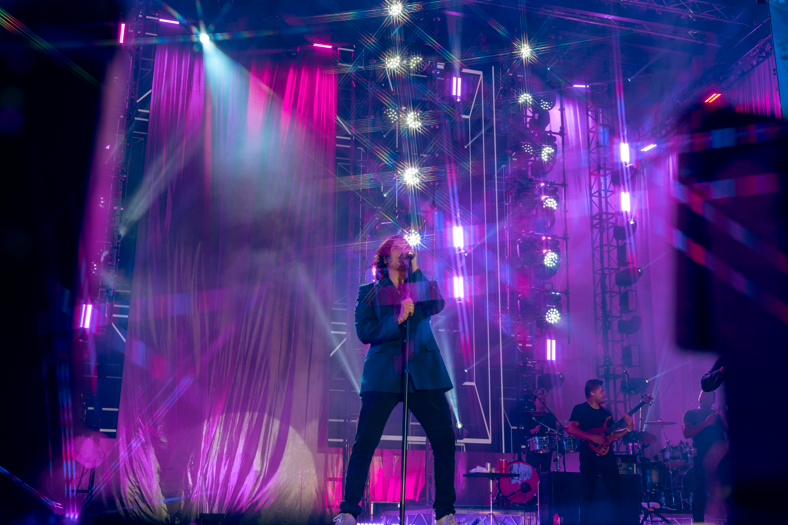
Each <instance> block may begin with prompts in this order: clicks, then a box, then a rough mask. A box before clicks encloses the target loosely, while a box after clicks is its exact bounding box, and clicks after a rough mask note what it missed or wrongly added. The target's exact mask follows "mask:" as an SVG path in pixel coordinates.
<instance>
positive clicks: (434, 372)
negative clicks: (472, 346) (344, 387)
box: [334, 235, 457, 525]
mask: <svg viewBox="0 0 788 525" xmlns="http://www.w3.org/2000/svg"><path fill="white" fill-rule="evenodd" d="M416 258H417V257H416V253H415V251H413V249H412V248H411V247H410V246H409V245H408V243H407V241H406V240H405V238H404V237H403V236H401V235H394V236H392V237H389V238H388V239H386V241H385V242H384V243H383V244H382V245H381V246H380V248H378V251H377V254H376V255H375V269H376V274H375V277H376V281H377V282H375V283H370V284H364V285H362V286H361V287H359V290H358V299H357V300H356V333H357V334H358V338H359V339H360V340H361V342H362V343H364V344H368V345H370V346H369V350H368V351H367V357H366V359H364V371H363V372H362V375H361V392H360V395H361V412H360V413H359V416H358V427H357V428H358V430H357V431H356V439H355V442H354V443H353V450H352V452H351V454H350V460H349V461H348V466H347V476H346V478H345V487H344V491H343V493H342V494H343V498H342V502H341V504H340V506H339V509H340V514H339V515H337V516H336V517H335V518H334V523H336V524H337V525H355V523H356V518H357V517H358V515H359V514H360V513H361V510H362V509H361V506H360V505H359V503H360V502H361V498H362V496H363V493H364V486H365V485H366V482H367V476H368V475H369V465H370V462H371V461H372V455H373V454H374V453H375V449H376V448H377V446H378V443H380V438H381V436H382V435H383V429H384V427H385V425H386V421H388V418H389V415H391V411H392V410H394V407H395V406H397V404H398V403H399V402H400V401H402V372H403V364H404V362H403V352H404V349H405V348H409V349H410V351H411V352H412V353H411V355H410V356H409V360H410V376H411V382H410V388H409V389H408V398H409V408H410V410H411V412H412V413H413V415H414V416H416V419H418V421H419V423H420V424H421V426H422V427H423V428H424V432H425V433H426V434H427V438H428V439H429V440H430V444H431V445H432V450H433V452H434V461H435V503H434V505H433V508H434V510H435V519H436V520H437V523H438V525H456V523H457V522H456V520H455V519H454V501H455V491H454V448H455V446H454V429H453V427H452V419H451V412H450V410H449V403H448V402H447V401H446V392H447V391H449V390H451V389H452V388H454V385H452V382H451V379H449V374H448V372H447V371H446V365H445V364H444V363H443V358H442V357H441V353H440V350H439V349H438V344H437V343H436V342H435V337H434V336H433V334H432V329H431V328H430V317H431V316H433V315H436V314H438V313H440V312H441V310H443V306H444V305H445V301H444V300H443V297H442V296H441V294H440V290H439V289H438V284H437V283H436V282H435V281H428V280H427V278H426V277H425V276H424V274H423V273H422V272H421V270H419V267H418V264H417V262H416ZM409 262H410V264H411V265H412V269H413V273H412V274H411V276H410V278H409V277H408V263H409ZM408 320H410V322H409V323H408V322H407V321H408ZM406 332H407V333H406ZM406 342H408V343H411V344H408V345H406V344H405V343H406Z"/></svg>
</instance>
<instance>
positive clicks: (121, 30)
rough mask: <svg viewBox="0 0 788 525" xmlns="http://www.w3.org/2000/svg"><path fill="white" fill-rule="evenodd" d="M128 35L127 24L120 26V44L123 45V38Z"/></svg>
mask: <svg viewBox="0 0 788 525" xmlns="http://www.w3.org/2000/svg"><path fill="white" fill-rule="evenodd" d="M125 35H126V24H120V35H118V43H119V44H122V43H123V38H124V37H125Z"/></svg>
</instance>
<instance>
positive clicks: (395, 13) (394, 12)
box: [388, 2, 405, 18]
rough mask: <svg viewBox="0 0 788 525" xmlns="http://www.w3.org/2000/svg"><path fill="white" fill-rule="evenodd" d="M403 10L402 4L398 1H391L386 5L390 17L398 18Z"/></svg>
mask: <svg viewBox="0 0 788 525" xmlns="http://www.w3.org/2000/svg"><path fill="white" fill-rule="evenodd" d="M404 10H405V9H404V8H403V7H402V4H401V3H399V2H392V3H391V4H389V7H388V13H389V16H390V17H391V18H399V17H400V16H402V13H403V12H404Z"/></svg>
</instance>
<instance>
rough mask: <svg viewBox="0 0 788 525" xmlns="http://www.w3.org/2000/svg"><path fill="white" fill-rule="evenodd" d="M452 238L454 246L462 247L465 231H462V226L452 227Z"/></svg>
mask: <svg viewBox="0 0 788 525" xmlns="http://www.w3.org/2000/svg"><path fill="white" fill-rule="evenodd" d="M452 239H453V240H454V247H455V248H459V249H462V248H463V247H464V246H465V232H463V230H462V226H455V227H454V228H452Z"/></svg>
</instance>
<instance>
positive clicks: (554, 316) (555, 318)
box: [544, 306, 561, 324]
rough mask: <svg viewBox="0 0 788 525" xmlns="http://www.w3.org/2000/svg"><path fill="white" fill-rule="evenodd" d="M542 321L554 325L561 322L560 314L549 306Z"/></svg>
mask: <svg viewBox="0 0 788 525" xmlns="http://www.w3.org/2000/svg"><path fill="white" fill-rule="evenodd" d="M544 320H545V321H547V322H548V323H550V324H556V323H558V322H559V321H560V320H561V312H560V310H558V308H556V307H555V306H551V307H550V308H548V309H547V311H546V312H545V314H544Z"/></svg>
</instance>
